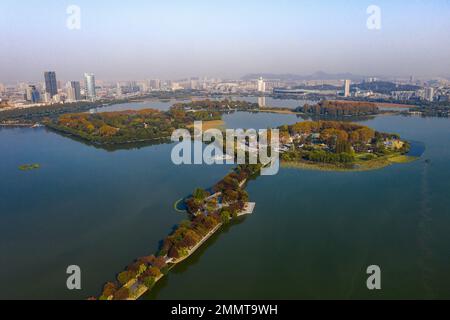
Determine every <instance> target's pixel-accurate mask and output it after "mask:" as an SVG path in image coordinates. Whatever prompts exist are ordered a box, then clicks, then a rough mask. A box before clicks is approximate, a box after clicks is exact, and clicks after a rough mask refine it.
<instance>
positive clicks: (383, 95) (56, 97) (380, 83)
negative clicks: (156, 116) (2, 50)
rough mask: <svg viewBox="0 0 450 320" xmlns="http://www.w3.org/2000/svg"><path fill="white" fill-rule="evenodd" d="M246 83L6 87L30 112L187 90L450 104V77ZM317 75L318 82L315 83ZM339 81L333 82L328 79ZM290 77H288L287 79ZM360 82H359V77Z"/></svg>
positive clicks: (9, 102) (5, 94)
mask: <svg viewBox="0 0 450 320" xmlns="http://www.w3.org/2000/svg"><path fill="white" fill-rule="evenodd" d="M253 76H254V79H251V77H252V75H250V76H248V75H247V76H244V77H243V78H244V79H234V80H232V79H219V78H207V77H192V78H186V79H180V80H160V79H152V80H136V81H118V82H111V81H102V80H97V81H96V76H95V74H93V73H85V74H84V77H83V80H71V81H63V80H58V79H57V77H56V72H55V71H47V72H45V73H44V77H43V79H42V80H43V81H42V82H40V83H26V82H22V83H18V84H0V94H1V101H2V107H3V108H9V109H14V108H29V107H36V106H42V105H51V104H60V103H63V104H64V103H73V102H77V101H95V100H96V99H120V98H133V97H139V96H145V95H146V94H148V93H151V92H177V91H184V92H190V93H197V94H204V95H235V94H256V95H263V96H264V95H274V96H279V97H282V96H295V97H299V98H304V99H305V98H306V99H307V98H308V97H311V96H314V97H317V96H322V97H332V98H357V99H361V100H363V99H365V100H379V101H381V100H383V101H386V102H398V103H406V104H407V103H415V102H417V103H420V102H424V101H426V102H448V101H449V99H450V80H449V79H446V78H434V79H416V78H415V77H414V76H411V77H410V78H409V79H400V78H399V79H382V78H378V77H367V78H361V77H357V76H356V77H354V78H355V79H357V80H353V81H352V80H351V79H337V77H336V76H333V75H327V74H324V73H320V72H318V73H317V74H316V75H311V76H308V78H311V80H299V79H296V78H301V76H292V75H291V76H290V77H291V79H289V76H286V75H279V76H280V77H279V78H277V75H272V76H271V77H269V78H263V77H262V76H260V77H258V75H253ZM314 76H316V77H317V78H316V79H314ZM330 76H331V78H336V79H333V80H327V78H330ZM286 78H287V79H286ZM358 78H359V79H358Z"/></svg>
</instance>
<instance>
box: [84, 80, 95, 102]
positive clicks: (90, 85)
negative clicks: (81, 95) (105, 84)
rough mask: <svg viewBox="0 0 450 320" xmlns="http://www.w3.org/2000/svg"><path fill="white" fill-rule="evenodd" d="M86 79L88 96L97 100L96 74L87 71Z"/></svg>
mask: <svg viewBox="0 0 450 320" xmlns="http://www.w3.org/2000/svg"><path fill="white" fill-rule="evenodd" d="M84 81H85V84H86V98H88V99H90V100H95V97H96V94H95V75H94V74H93V73H85V74H84Z"/></svg>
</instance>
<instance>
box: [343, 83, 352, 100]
mask: <svg viewBox="0 0 450 320" xmlns="http://www.w3.org/2000/svg"><path fill="white" fill-rule="evenodd" d="M351 84H352V82H351V81H350V80H345V84H344V97H346V98H348V97H350V86H351Z"/></svg>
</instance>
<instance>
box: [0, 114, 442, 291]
mask: <svg viewBox="0 0 450 320" xmlns="http://www.w3.org/2000/svg"><path fill="white" fill-rule="evenodd" d="M225 120H226V122H227V124H228V126H229V127H246V128H250V127H256V128H258V127H260V128H266V127H267V126H270V125H280V124H283V123H294V122H296V121H297V118H296V117H295V116H291V115H268V114H267V115H264V114H259V115H252V114H247V113H238V114H234V115H230V116H226V117H225ZM365 124H367V125H370V126H372V127H374V128H376V129H377V130H381V131H387V132H396V133H399V134H401V135H402V136H403V137H404V138H406V139H409V140H414V141H420V142H423V143H425V145H426V151H425V153H424V155H423V156H422V159H421V160H420V161H417V162H414V163H410V164H403V165H394V166H391V167H389V168H386V169H383V170H378V171H372V172H358V173H356V172H354V173H333V172H318V171H302V170H295V169H282V170H281V171H280V173H279V174H278V175H277V176H273V177H261V178H259V179H258V180H256V181H253V182H251V183H250V185H249V187H248V191H249V193H250V198H251V200H252V201H255V202H256V203H257V205H256V210H255V212H254V214H253V215H252V216H249V217H247V218H244V219H242V221H240V222H239V223H236V224H235V225H233V226H231V227H229V228H227V229H225V230H224V231H223V232H221V233H219V234H217V235H216V236H215V237H214V238H213V239H212V241H210V242H209V243H208V244H207V245H206V246H204V247H203V248H202V249H201V250H199V251H198V253H196V254H195V255H194V256H193V257H192V259H190V260H189V261H187V262H186V263H185V264H182V265H180V266H177V267H176V268H175V269H174V270H173V272H172V273H170V275H169V276H168V277H166V278H165V279H164V280H163V281H161V282H160V283H159V284H158V285H157V287H156V290H154V291H153V292H152V293H151V294H150V295H149V296H147V297H146V298H149V299H155V298H157V299H214V298H223V299H239V298H252V299H256V298H264V299H265V298H268V299H278V298H280V299H281V298H287V299H309V298H312V299H320V298H389V299H398V298H450V274H449V273H448V270H450V232H449V231H450V199H449V197H448V193H449V190H450V169H449V165H450V139H449V137H450V122H449V121H448V120H447V119H421V118H403V117H392V116H389V117H387V116H386V117H378V118H377V119H374V120H370V121H368V122H365ZM0 150H2V153H1V164H2V165H1V166H0V177H1V179H0V219H1V221H2V222H1V224H0V253H1V255H0V259H1V267H0V281H1V283H2V285H3V287H4V288H8V290H2V292H1V293H0V298H29V299H37V298H59V299H77V298H85V297H87V296H90V295H96V294H98V293H99V291H100V288H101V285H102V284H103V283H104V282H105V281H108V280H110V279H113V278H114V275H115V274H116V273H117V272H119V271H121V270H122V269H123V267H124V266H125V265H127V264H128V263H130V262H131V261H132V260H133V259H134V258H136V257H138V256H142V255H146V254H151V253H153V252H154V251H156V249H157V247H158V244H159V241H160V240H161V239H162V238H164V237H165V236H166V235H167V234H168V233H169V232H170V230H171V228H172V227H173V226H174V225H175V224H176V223H177V222H179V221H180V220H182V219H183V218H184V216H183V214H179V213H177V212H175V210H174V209H173V204H174V202H175V201H176V200H177V199H179V198H181V197H183V196H185V195H186V194H188V193H190V192H191V191H192V190H193V189H194V188H195V187H197V186H203V187H208V186H210V185H212V184H213V183H214V182H216V181H217V180H219V179H220V178H221V177H222V176H223V175H224V174H225V173H226V172H227V171H228V169H229V168H226V167H221V166H213V167H208V166H189V167H176V166H174V165H172V164H171V162H170V151H171V146H170V145H160V146H150V147H145V148H141V149H135V150H126V151H116V152H107V151H104V150H101V149H96V148H94V147H91V146H87V145H84V144H82V143H79V142H76V141H73V140H70V139H68V138H64V137H60V136H58V135H56V134H54V133H50V132H47V131H46V130H45V129H38V130H32V129H3V130H0ZM425 159H430V160H431V161H430V163H429V164H427V163H425V161H424V160H425ZM25 163H40V164H41V166H42V168H41V169H39V170H35V171H29V172H22V171H20V170H18V169H17V166H18V165H20V164H25ZM71 264H77V265H80V266H81V268H82V272H83V274H82V275H83V290H82V291H81V292H70V291H68V290H67V289H66V288H65V281H66V274H65V268H66V267H67V266H68V265H71ZM372 264H376V265H379V266H380V267H381V269H382V287H383V289H382V290H381V291H380V292H375V293H373V292H368V290H367V289H366V286H365V283H366V279H367V276H366V273H365V271H366V268H367V267H368V266H369V265H372Z"/></svg>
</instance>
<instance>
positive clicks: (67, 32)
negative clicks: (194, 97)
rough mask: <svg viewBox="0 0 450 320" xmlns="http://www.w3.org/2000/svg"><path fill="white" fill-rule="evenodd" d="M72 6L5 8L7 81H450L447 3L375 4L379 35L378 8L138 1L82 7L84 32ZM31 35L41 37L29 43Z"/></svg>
mask: <svg viewBox="0 0 450 320" xmlns="http://www.w3.org/2000/svg"><path fill="white" fill-rule="evenodd" d="M71 4H72V3H69V2H67V1H63V2H56V1H50V0H47V1H43V3H42V5H40V6H38V7H36V6H29V5H26V4H23V3H13V2H12V1H2V3H1V4H0V10H1V11H2V12H4V13H5V19H3V20H2V21H0V28H1V29H2V31H3V32H2V35H1V36H0V40H1V41H2V43H4V44H5V47H6V48H7V49H8V50H4V51H2V53H0V61H2V72H1V74H0V82H4V83H12V82H17V81H40V79H41V73H42V70H57V72H58V75H59V78H60V79H66V80H79V79H82V76H83V74H84V73H85V72H87V71H86V70H89V72H93V73H95V74H96V75H97V77H98V78H99V79H102V80H111V81H112V80H114V81H115V80H123V81H127V80H134V79H149V78H159V79H180V78H186V77H191V76H196V75H197V76H198V75H202V76H208V77H220V78H228V79H230V78H235V79H236V78H240V77H241V76H243V75H245V74H247V73H280V74H282V73H293V74H311V73H314V72H316V71H319V70H324V71H326V72H328V73H344V72H351V73H354V74H362V75H367V76H397V77H409V76H411V75H415V76H416V77H436V76H447V77H448V76H449V75H450V71H449V70H450V61H449V60H448V59H447V57H448V56H449V55H450V45H449V43H450V38H449V34H448V32H446V31H447V30H449V29H450V22H449V20H448V19H447V17H448V15H449V13H450V4H449V2H448V1H445V0H435V1H415V2H413V3H411V2H410V1H408V2H405V1H395V2H392V1H390V2H389V1H378V2H377V3H376V5H378V6H379V8H380V9H381V29H380V30H370V29H368V28H367V25H366V23H367V19H368V18H369V16H370V15H369V14H367V9H368V7H369V6H370V5H372V1H348V2H346V3H345V4H342V3H334V2H333V1H321V2H320V3H316V2H312V1H302V2H293V1H281V2H280V1H276V2H275V1H271V2H266V3H264V4H259V3H258V2H255V1H249V2H246V3H245V4H242V3H238V2H233V1H232V2H226V3H225V2H221V1H219V2H215V3H214V4H211V3H207V2H205V1H195V2H190V3H189V4H186V3H183V2H180V1H175V2H173V3H171V4H165V3H155V2H149V3H148V2H143V1H133V4H134V5H133V6H125V5H123V4H118V3H105V2H96V3H90V2H87V1H77V2H76V3H74V4H75V5H77V6H79V8H80V10H81V12H80V17H81V20H80V21H81V22H80V29H79V30H78V29H76V30H71V29H69V28H68V27H67V25H66V24H67V19H68V18H69V16H70V14H68V13H67V8H68V6H69V5H71ZM406 4H408V6H406ZM175 9H177V10H175ZM18 16H20V17H22V21H20V23H18V21H17V17H18ZM13 17H14V19H15V20H13ZM30 30H33V32H34V33H35V34H39V35H40V36H39V37H31V38H30V34H29V31H30ZM411 34H414V38H411Z"/></svg>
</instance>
